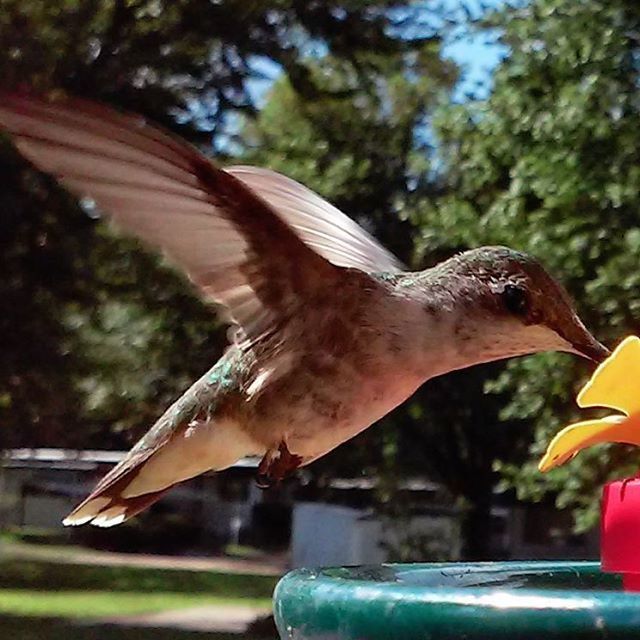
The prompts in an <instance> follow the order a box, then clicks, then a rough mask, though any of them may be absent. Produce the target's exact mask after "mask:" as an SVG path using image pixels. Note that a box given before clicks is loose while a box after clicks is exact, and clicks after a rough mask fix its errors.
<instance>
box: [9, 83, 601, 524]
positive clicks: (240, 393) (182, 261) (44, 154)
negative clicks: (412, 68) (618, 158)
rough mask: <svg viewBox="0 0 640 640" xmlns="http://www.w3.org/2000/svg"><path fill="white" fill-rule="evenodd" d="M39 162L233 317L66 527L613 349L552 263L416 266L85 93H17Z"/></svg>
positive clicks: (483, 251) (316, 204) (17, 134)
mask: <svg viewBox="0 0 640 640" xmlns="http://www.w3.org/2000/svg"><path fill="white" fill-rule="evenodd" d="M0 129H4V130H5V132H6V133H7V134H9V136H10V137H11V139H12V140H13V143H14V144H15V146H16V147H17V149H18V150H19V151H20V152H21V153H22V154H23V155H24V157H25V158H26V159H27V160H29V161H30V162H31V163H32V164H33V165H34V166H35V167H36V168H37V169H39V170H41V171H43V172H45V173H48V174H50V175H52V176H54V177H55V178H56V179H57V180H59V182H60V183H61V184H62V185H63V186H65V187H66V188H67V189H68V190H69V191H70V192H71V193H73V194H74V195H76V196H77V197H79V198H82V199H84V201H85V202H89V203H91V204H94V205H95V206H97V207H98V208H99V210H100V211H102V212H105V213H106V214H108V215H109V216H110V218H111V220H112V221H113V222H114V223H115V225H116V226H118V227H120V228H121V229H122V230H124V231H125V232H129V233H132V234H135V235H136V236H138V237H140V238H141V239H142V240H144V241H146V242H148V243H149V244H151V245H153V246H154V247H156V248H157V249H159V250H160V251H162V252H163V253H164V254H165V255H166V256H167V257H168V259H169V260H170V261H172V262H173V263H174V264H175V265H176V266H178V267H180V268H182V269H183V270H184V271H185V272H186V273H187V275H188V276H189V278H190V279H191V281H192V282H193V283H194V285H195V287H196V288H197V289H198V290H199V292H200V294H201V295H202V296H203V297H204V298H205V299H206V300H210V301H213V302H214V303H217V304H218V305H219V306H220V307H221V308H222V309H223V310H224V311H225V312H226V315H225V318H226V319H228V321H229V322H230V324H231V325H232V332H231V334H230V345H229V346H228V348H227V350H226V351H225V353H224V355H223V356H222V357H221V358H220V360H218V362H216V363H215V364H214V366H213V367H212V368H211V369H210V370H209V371H207V372H205V373H204V375H203V376H202V377H201V378H200V379H199V380H197V381H196V382H195V383H194V384H193V385H192V386H191V387H190V388H189V389H188V390H187V391H186V392H185V393H184V394H183V395H182V396H181V397H180V398H179V399H178V400H176V401H175V402H174V403H173V404H172V405H171V406H170V407H169V408H168V409H167V410H166V411H165V413H163V414H162V415H161V416H160V418H159V419H158V420H157V422H156V423H155V424H154V425H153V426H152V427H151V429H150V430H149V431H148V432H147V433H146V435H144V436H143V437H142V438H141V439H140V440H139V441H138V442H137V444H135V446H134V447H133V448H132V449H131V451H130V452H129V453H128V454H127V456H126V457H125V458H124V459H123V460H122V461H121V462H120V463H119V464H118V465H116V466H115V467H114V468H113V469H112V470H111V471H110V472H109V473H107V475H106V476H105V477H104V478H103V479H102V480H101V481H100V482H99V483H98V484H97V486H96V487H95V488H94V490H93V491H92V492H91V493H90V495H89V496H88V497H87V498H86V499H85V500H84V501H82V502H81V503H80V504H79V505H78V506H77V507H76V508H75V509H74V510H73V511H72V512H71V514H70V515H69V516H68V517H67V518H66V519H65V520H64V524H66V525H80V524H84V523H91V524H93V525H96V526H99V527H110V526H114V525H117V524H120V523H121V522H124V521H125V520H127V519H129V518H131V517H132V516H134V515H136V514H137V513H139V512H140V511H142V510H143V509H145V508H147V507H148V506H149V505H151V504H152V503H153V502H155V501H156V500H158V499H159V498H160V497H161V496H162V495H163V494H164V493H165V492H167V491H168V490H169V489H170V488H171V487H173V486H175V485H176V484H179V483H181V482H183V481H185V480H187V479H189V478H192V477H195V476H197V475H199V474H202V473H205V472H208V471H211V470H221V469H225V468H227V467H229V466H231V465H233V464H234V463H235V462H237V461H238V460H239V459H240V458H243V457H245V456H258V457H261V462H260V464H259V467H258V478H259V480H260V482H261V483H262V484H264V485H269V484H271V483H275V482H279V481H280V480H281V479H282V478H284V477H286V476H287V475H289V474H290V473H292V472H293V471H294V470H295V469H297V468H298V467H301V466H304V465H308V464H310V463H311V462H313V461H314V460H316V459H317V458H319V457H321V456H323V455H324V454H326V453H327V452H329V451H331V450H332V449H334V448H335V447H337V446H338V445H340V444H342V443H343V442H345V441H347V440H349V439H350V438H353V437H354V436H355V435H356V434H358V433H359V432H361V431H363V430H364V429H366V428H367V427H369V426H370V425H372V424H373V423H375V422H376V421H377V420H379V419H380V418H381V417H382V416H384V415H385V414H387V413H388V412H389V411H390V410H391V409H393V408H394V407H396V406H397V405H399V404H400V403H402V402H403V401H404V400H406V399H407V398H408V397H409V396H411V395H412V394H413V392H414V391H415V390H416V389H417V388H418V387H419V386H421V385H422V384H423V383H424V382H425V381H426V380H428V379H430V378H433V377H435V376H439V375H442V374H445V373H447V372H449V371H452V370H455V369H461V368H464V367H470V366H472V365H475V364H478V363H483V362H489V361H494V360H499V359H503V358H507V357H511V356H521V355H526V354H531V353H536V352H541V351H550V350H558V351H566V352H570V353H574V354H578V355H580V356H583V357H585V358H588V359H591V360H593V361H596V362H600V361H602V360H603V359H604V358H605V357H606V356H607V355H608V354H609V351H608V349H607V348H606V347H604V346H603V345H602V344H600V343H599V342H598V341H597V340H596V339H595V338H594V337H593V336H592V335H591V334H590V333H589V331H588V330H587V329H586V328H585V326H584V324H583V323H582V322H581V320H580V319H579V317H578V315H577V313H576V311H575V309H574V306H573V304H572V301H571V299H570V298H569V295H568V294H567V292H566V291H565V289H564V288H563V287H562V285H561V284H559V283H558V282H557V281H556V280H555V279H554V278H553V277H552V276H551V275H549V273H548V272H547V271H546V270H545V268H544V267H543V266H542V265H541V264H540V262H538V261H537V260H536V259H535V258H533V257H531V256H529V255H526V254H524V253H521V252H519V251H515V250H513V249H510V248H507V247H501V246H495V247H493V246H490V247H481V248H478V249H473V250H469V251H465V252H464V253H460V254H458V255H455V256H453V257H451V258H449V259H448V260H445V261H444V262H441V263H440V264H437V265H436V266H434V267H432V268H429V269H426V270H424V271H418V272H410V271H407V270H405V268H404V267H403V266H402V264H401V263H400V261H399V260H398V259H397V258H395V257H394V256H393V255H391V254H390V253H389V252H388V251H387V250H385V249H384V248H383V247H382V246H380V245H379V244H378V243H377V242H376V240H374V239H373V237H371V236H370V235H369V234H368V233H367V232H366V231H365V230H364V229H362V228H361V227H360V226H359V225H358V224H357V223H356V222H355V221H353V220H352V219H351V218H349V217H348V216H346V215H345V214H344V213H342V212H341V211H339V210H338V209H337V208H336V207H334V206H333V205H331V204H330V203H328V202H327V201H325V200H324V199H322V198H321V197H320V196H319V195H317V194H316V193H314V192H312V191H311V190H309V189H308V188H306V187H305V186H303V185H301V184H300V183H298V182H296V181H294V180H292V179H290V178H288V177H286V176H284V175H281V174H279V173H276V172H274V171H271V170H268V169H264V168H257V167H250V166H231V167H227V168H220V167H218V166H217V165H216V164H214V163H213V162H212V161H211V160H210V159H209V158H207V157H206V156H205V155H204V154H203V153H201V152H200V151H199V150H197V149H196V148H195V147H193V146H191V145H189V144H188V143H186V142H185V141H182V140H180V139H178V138H176V137H174V136H173V135H171V134H169V133H166V132H165V131H163V130H161V129H160V128H159V127H157V126H154V125H152V124H150V123H149V122H147V121H146V120H145V119H144V118H143V117H141V116H138V115H134V114H129V113H121V112H120V111H117V110H115V109H112V108H110V107H106V106H103V105H100V104H97V103H94V102H90V101H85V100H82V99H78V98H72V97H65V98H59V99H58V100H55V101H49V100H46V99H43V98H35V97H27V96H24V95H19V94H18V95H16V94H9V95H4V96H1V97H0Z"/></svg>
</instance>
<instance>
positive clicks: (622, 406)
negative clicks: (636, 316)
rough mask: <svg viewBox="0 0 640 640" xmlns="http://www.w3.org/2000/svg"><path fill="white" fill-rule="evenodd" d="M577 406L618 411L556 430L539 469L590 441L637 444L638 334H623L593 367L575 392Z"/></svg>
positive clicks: (639, 401) (639, 442)
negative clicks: (582, 384) (579, 388)
mask: <svg viewBox="0 0 640 640" xmlns="http://www.w3.org/2000/svg"><path fill="white" fill-rule="evenodd" d="M578 406H579V407H583V408H586V407H606V408H608V409H616V410H617V411H621V412H622V415H620V414H615V415H611V416H606V417H605V418H601V419H599V420H585V421H584V422H578V423H576V424H572V425H570V426H568V427H566V428H565V429H563V430H562V431H560V432H559V433H558V434H556V436H555V438H554V439H553V440H552V441H551V443H550V444H549V446H548V447H547V452H546V453H545V454H544V457H543V458H542V460H540V464H539V465H538V469H540V471H543V472H544V471H549V470H550V469H553V468H554V467H557V466H559V465H561V464H563V463H565V462H566V461H567V460H570V459H571V458H573V456H575V455H576V453H578V451H580V450H581V449H584V448H586V447H590V446H591V445H594V444H600V443H602V442H622V443H625V444H635V445H637V446H640V338H638V337H637V336H629V337H628V338H625V339H624V340H623V341H622V342H621V343H620V344H619V345H618V346H617V347H616V349H615V350H614V352H613V353H612V354H611V355H610V356H609V357H608V358H607V359H606V360H605V361H604V362H603V363H602V364H601V365H600V366H599V367H598V368H597V369H596V370H595V372H594V374H593V376H591V380H589V382H587V384H586V385H585V386H584V387H583V389H582V391H580V393H579V394H578Z"/></svg>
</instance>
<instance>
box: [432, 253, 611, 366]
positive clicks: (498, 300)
mask: <svg viewBox="0 0 640 640" xmlns="http://www.w3.org/2000/svg"><path fill="white" fill-rule="evenodd" d="M431 272H432V273H431V277H430V278H429V279H430V280H431V282H432V283H433V285H434V286H435V287H436V289H438V288H440V291H441V295H442V292H444V291H446V292H448V294H447V295H448V296H450V297H449V300H448V304H449V308H450V310H451V311H452V312H453V314H452V315H453V317H454V318H455V320H454V325H453V330H454V333H455V341H456V344H457V349H458V351H459V353H460V356H461V357H462V359H463V360H465V359H468V360H475V361H476V362H487V361H490V360H498V359H501V358H506V357H510V356H517V355H525V354H529V353H536V352H540V351H567V352H570V353H575V354H578V355H580V356H583V357H585V358H588V359H590V360H593V361H595V362H601V361H602V360H604V358H606V357H607V356H608V355H609V350H608V349H607V348H606V347H604V346H603V345H602V344H600V343H599V342H598V341H597V340H596V339H595V338H594V337H593V336H592V335H591V334H590V333H589V331H587V329H586V327H585V326H584V324H583V323H582V321H581V320H580V318H579V317H578V315H577V313H576V311H575V308H574V306H573V303H572V301H571V298H570V297H569V295H568V293H567V292H566V290H565V289H564V288H563V287H562V285H561V284H560V283H559V282H557V281H556V280H555V279H554V278H553V277H552V276H551V275H549V273H548V272H547V271H546V270H545V269H544V267H543V266H542V265H541V264H540V263H539V262H538V261H537V260H536V259H534V258H532V257H531V256H528V255H526V254H524V253H521V252H518V251H514V250H512V249H508V248H506V247H482V248H480V249H474V250H472V251H467V252H465V253H461V254H459V255H457V256H455V257H453V258H451V259H449V260H447V261H445V262H443V263H442V264H441V265H439V266H437V267H435V268H434V269H432V270H431ZM445 302H446V300H445Z"/></svg>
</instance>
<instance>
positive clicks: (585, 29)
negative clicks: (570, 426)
mask: <svg viewBox="0 0 640 640" xmlns="http://www.w3.org/2000/svg"><path fill="white" fill-rule="evenodd" d="M487 24H488V26H489V27H491V28H496V27H497V28H499V29H501V30H502V33H503V36H502V41H503V43H504V44H505V45H506V46H507V47H508V49H509V54H508V56H507V57H506V59H505V60H504V62H503V63H502V64H501V65H500V67H499V68H498V70H497V72H496V74H495V79H494V88H493V92H492V94H491V96H490V97H489V98H488V99H487V100H485V101H481V102H476V103H468V104H463V105H457V106H450V107H448V108H447V109H445V110H443V112H442V113H441V116H440V117H439V119H438V120H437V122H436V123H435V129H436V131H437V135H438V137H439V140H440V141H441V144H442V158H443V165H444V167H445V170H444V172H443V173H444V174H446V178H447V185H448V191H449V194H448V195H445V196H444V197H442V198H441V199H440V200H439V201H438V202H437V203H436V204H435V205H434V204H433V203H424V204H425V206H424V208H423V209H422V210H421V211H420V212H419V213H418V214H416V216H415V218H414V220H415V221H416V223H418V224H419V225H420V227H421V230H422V238H421V247H422V250H423V251H424V252H426V253H429V252H431V251H433V249H434V248H438V247H441V246H442V245H443V244H447V243H454V244H455V245H457V246H477V245H480V244H488V243H502V244H509V245H511V246H514V247H516V248H519V249H523V250H526V251H529V252H531V253H532V254H534V255H536V256H538V257H539V258H540V259H542V261H543V262H545V263H546V264H547V265H548V266H549V268H550V269H551V270H552V271H553V272H555V273H556V274H557V275H559V276H560V277H561V279H562V280H563V281H564V283H565V284H566V285H567V286H568V288H569V289H570V290H571V292H572V293H573V294H574V296H575V297H576V298H577V300H578V303H579V304H578V306H579V308H580V311H581V313H582V315H583V317H584V318H585V320H586V322H587V324H588V325H589V326H590V327H591V328H592V329H593V330H595V331H596V333H598V334H599V336H600V337H601V338H602V339H604V340H605V341H608V342H609V343H614V342H615V341H617V340H619V338H620V337H621V336H623V335H625V334H628V333H637V331H638V324H639V322H638V319H639V313H640V272H639V271H638V266H637V262H638V255H639V253H640V219H639V218H638V211H639V210H640V188H639V186H638V185H639V184H640V129H639V128H638V116H639V110H640V94H639V93H638V81H639V79H640V75H639V74H640V36H639V34H640V5H639V4H638V3H637V2H635V1H634V0H607V1H606V2H605V1H604V0H585V1H584V2H573V1H572V0H533V1H532V2H529V3H526V4H525V5H524V6H520V7H519V8H505V9H504V10H500V11H498V12H496V13H494V14H493V15H492V17H491V18H490V19H489V20H488V21H487ZM588 369H589V368H588V367H586V366H585V365H584V363H582V362H578V361H577V360H576V359H575V358H572V357H570V356H566V355H557V354H554V355H549V356H545V357H535V358H526V359H523V360H519V361H514V362H511V363H510V364H509V365H508V366H507V368H506V369H505V370H504V372H503V373H502V374H501V375H499V376H498V377H497V379H496V381H495V382H494V383H492V384H491V385H490V388H491V389H492V390H494V391H501V392H503V391H508V392H509V394H510V395H511V397H512V400H511V402H510V403H509V405H508V406H507V407H506V408H505V409H504V410H503V411H502V413H501V417H502V419H503V420H506V421H510V420H513V419H515V418H517V419H525V420H526V421H527V423H528V425H529V428H528V431H530V433H531V434H533V435H534V436H535V444H533V446H532V447H531V448H530V455H531V459H530V460H529V461H528V462H526V463H525V464H524V465H522V466H520V465H514V464H506V463H504V464H502V465H501V466H500V469H501V471H502V473H503V475H504V478H505V485H506V486H515V487H516V488H517V489H518V493H519V495H520V496H521V497H528V498H535V499H541V498H542V496H543V495H544V494H545V493H546V492H548V491H553V492H554V493H555V492H557V496H558V498H557V502H558V505H559V506H561V507H566V506H571V507H574V508H575V509H576V516H577V524H578V528H579V529H582V530H584V529H586V528H588V527H589V526H592V525H593V524H594V522H595V521H596V519H597V512H598V508H597V494H598V491H599V487H600V486H601V484H602V482H604V481H605V479H606V478H608V477H611V476H620V475H626V474H628V473H629V472H630V469H634V470H637V467H638V463H639V462H640V459H639V457H638V453H637V450H636V451H635V452H633V451H627V450H626V449H625V448H624V447H620V446H618V447H615V448H612V449H606V448H604V449H603V448H599V449H597V450H593V451H588V452H585V453H582V454H580V456H578V458H576V459H575V460H574V461H573V462H571V463H570V464H569V465H567V466H566V467H564V468H561V469H559V470H557V471H555V472H553V473H551V474H549V475H548V476H541V475H540V474H539V473H538V472H537V470H536V464H537V460H538V458H539V456H540V455H541V453H542V452H543V450H544V448H545V447H546V444H547V442H548V441H549V438H550V437H551V436H552V435H553V434H554V433H555V432H556V431H557V430H558V429H559V428H560V427H561V426H562V425H564V424H565V423H566V422H567V421H568V420H571V419H573V418H575V417H576V416H577V411H576V408H575V406H574V402H573V398H574V394H575V392H576V391H577V389H578V388H579V386H580V385H581V384H582V383H583V381H584V379H585V376H586V373H587V370H588ZM583 417H584V413H583Z"/></svg>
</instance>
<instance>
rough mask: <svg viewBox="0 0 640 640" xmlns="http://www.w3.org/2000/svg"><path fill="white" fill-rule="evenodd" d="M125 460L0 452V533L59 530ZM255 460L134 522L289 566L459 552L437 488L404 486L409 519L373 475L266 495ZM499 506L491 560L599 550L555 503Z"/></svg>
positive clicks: (453, 515)
mask: <svg viewBox="0 0 640 640" xmlns="http://www.w3.org/2000/svg"><path fill="white" fill-rule="evenodd" d="M124 455H125V453H124V452H117V451H69V450H65V449H19V450H13V451H9V452H6V454H5V455H4V456H3V457H2V458H1V459H0V462H1V463H2V465H1V468H0V528H6V527H27V528H36V529H40V528H41V529H49V530H55V529H59V530H60V532H61V533H63V529H62V525H61V520H62V518H63V517H64V516H65V515H66V514H67V513H68V512H69V511H70V510H71V509H72V508H73V507H74V506H75V505H76V504H77V503H78V502H79V501H80V500H81V499H82V498H83V497H85V496H86V495H87V493H88V492H89V491H90V490H91V489H92V487H93V486H94V484H95V483H96V482H97V481H98V480H99V479H100V478H101V477H102V476H103V475H104V474H105V473H107V472H108V471H109V469H111V468H112V466H113V465H114V464H116V463H117V462H119V461H120V460H121V459H122V458H123V457H124ZM256 467H257V460H253V459H247V460H242V461H240V462H239V463H238V464H236V465H234V466H233V467H231V468H230V469H227V470H225V471H223V472H220V473H216V474H214V473H211V474H205V475H203V476H199V477H198V478H194V479H193V480H190V481H188V482H185V483H183V484H181V485H180V486H178V487H176V488H175V489H173V490H172V491H170V492H169V493H168V494H167V495H166V496H165V497H163V498H162V500H160V501H159V502H158V503H157V504H156V505H154V506H153V507H152V509H151V510H150V513H147V514H146V515H144V516H142V517H141V518H145V520H144V525H143V526H141V523H142V520H141V519H136V520H134V521H132V522H133V528H135V527H136V525H138V529H139V530H142V532H143V533H144V532H145V531H146V532H147V533H148V536H147V537H148V538H151V539H153V540H157V539H158V538H161V539H165V538H169V537H173V538H174V541H175V545H176V546H175V548H176V549H179V550H181V551H184V549H185V548H187V549H190V548H193V549H200V551H202V550H214V549H215V548H216V545H220V544H224V543H227V542H232V543H237V542H240V543H245V544H250V545H253V546H257V547H262V548H266V549H279V550H282V549H286V548H287V546H288V547H289V550H290V554H291V555H290V557H291V564H292V565H293V566H294V567H302V566H307V567H311V566H322V565H325V566H326V565H349V564H379V563H381V562H385V561H388V560H397V559H399V558H400V559H404V557H405V556H404V555H403V553H402V551H403V550H405V551H406V550H407V549H409V550H411V551H413V557H414V558H423V559H424V560H443V559H450V560H455V559H457V558H458V557H459V556H460V551H461V549H460V546H461V535H460V525H461V518H462V511H461V510H460V509H458V508H455V507H452V506H451V499H450V496H448V495H447V494H446V492H445V491H444V490H443V489H442V487H441V486H439V485H437V484H435V483H431V482H428V481H425V480H422V479H416V480H408V481H405V482H403V483H402V486H401V487H400V490H401V493H402V496H403V498H404V501H405V502H406V504H408V505H409V507H410V508H409V510H408V511H407V515H406V516H405V517H401V518H397V517H396V518H383V517H381V516H380V515H379V514H378V513H376V511H374V509H373V508H372V507H373V502H374V492H375V489H376V484H377V483H376V480H375V479H372V478H366V477H362V478H355V479H333V480H330V481H329V482H328V484H327V485H326V486H324V487H322V488H321V489H320V490H318V488H317V487H316V488H315V489H314V488H313V487H311V486H303V485H302V484H301V483H300V482H299V481H296V480H295V479H292V480H290V481H287V482H285V483H283V485H282V486H281V487H280V488H279V489H271V490H269V491H262V490H260V489H258V488H257V487H256V486H255V482H254V476H255V471H256ZM495 502H496V505H497V506H495V507H494V509H493V518H492V534H491V535H492V542H493V547H494V549H495V551H494V554H495V557H496V558H514V559H528V558H589V557H597V550H598V533H597V532H594V533H593V534H591V535H589V536H582V537H576V536H573V535H572V534H571V531H570V525H571V521H570V515H569V514H568V513H567V512H561V511H558V510H557V509H555V507H554V506H553V504H546V505H545V504H539V505H532V504H526V503H518V502H517V501H515V499H514V498H513V497H508V496H507V497H505V496H496V501H495ZM180 526H181V527H182V529H180V528H179V527H180ZM160 527H165V528H164V529H162V530H163V535H162V536H158V535H157V533H156V532H157V531H158V530H160ZM185 527H186V528H185ZM121 529H122V527H118V531H114V530H109V531H105V530H98V529H95V528H94V527H81V528H79V529H76V528H74V529H73V530H72V531H70V530H69V529H66V530H64V535H68V536H73V537H74V539H76V538H77V539H80V540H81V541H82V542H83V543H89V544H93V543H94V542H96V543H102V542H104V543H105V544H106V543H108V544H111V543H112V541H114V540H115V539H116V538H117V536H118V535H120V532H121ZM185 531H187V532H188V533H189V534H190V538H189V539H188V540H189V541H187V537H186V536H185V535H184V532H185ZM165 532H166V533H165ZM167 533H168V534H169V535H166V534H167ZM100 536H102V538H101V537H100ZM129 542H130V541H127V542H126V543H125V546H126V548H130V547H129V546H127V545H128V544H129Z"/></svg>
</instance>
